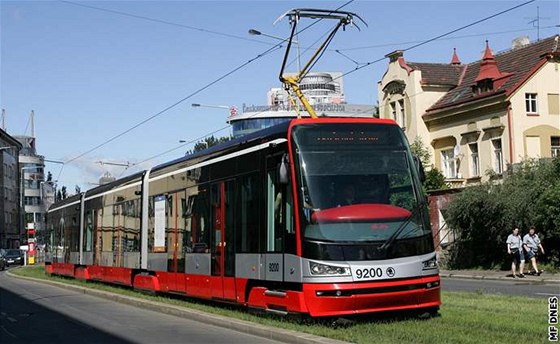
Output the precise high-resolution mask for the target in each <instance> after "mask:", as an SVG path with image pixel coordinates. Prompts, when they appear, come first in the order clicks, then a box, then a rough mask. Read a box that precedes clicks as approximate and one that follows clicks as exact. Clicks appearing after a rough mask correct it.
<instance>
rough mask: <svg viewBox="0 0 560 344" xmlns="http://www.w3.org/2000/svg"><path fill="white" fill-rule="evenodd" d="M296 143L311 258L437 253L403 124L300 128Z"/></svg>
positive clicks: (295, 132)
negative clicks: (434, 248)
mask: <svg viewBox="0 0 560 344" xmlns="http://www.w3.org/2000/svg"><path fill="white" fill-rule="evenodd" d="M292 140H293V143H294V163H295V164H296V176H297V187H298V190H299V197H298V199H299V203H300V206H299V209H300V219H301V220H300V224H301V233H302V240H303V255H304V257H307V258H311V259H323V260H375V259H387V258H398V257H406V256H412V255H419V254H425V253H428V252H431V251H433V242H432V239H431V229H430V226H429V222H428V217H427V211H426V205H425V202H424V201H423V200H424V197H423V196H422V192H421V185H418V183H417V180H418V179H417V177H416V176H415V172H414V162H413V160H412V159H411V155H410V152H409V151H408V148H407V144H406V138H405V137H404V135H403V133H402V130H401V129H400V128H399V127H397V126H395V125H390V124H364V123H357V124H356V123H353V124H330V123H327V124H313V125H300V126H296V127H294V129H293V130H292Z"/></svg>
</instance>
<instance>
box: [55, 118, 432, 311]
mask: <svg viewBox="0 0 560 344" xmlns="http://www.w3.org/2000/svg"><path fill="white" fill-rule="evenodd" d="M419 172H420V168H419V163H418V160H417V159H414V158H413V156H412V155H411V153H410V150H409V147H408V143H407V140H406V138H405V136H404V135H403V133H402V130H401V129H400V128H399V127H398V126H397V125H396V124H395V122H393V121H391V120H381V119H348V118H346V119H340V118H338V119H335V118H329V119H320V120H316V119H294V120H291V121H289V122H286V123H284V124H280V125H277V126H275V127H271V128H268V129H265V130H263V131H259V132H255V133H253V134H250V135H247V136H245V137H242V138H239V139H236V140H232V141H230V142H227V143H224V144H221V145H218V146H214V147H211V148H210V149H207V150H205V151H201V152H198V153H195V154H193V155H190V156H186V157H184V158H180V159H178V160H175V161H172V162H169V163H166V164H163V165H160V166H157V167H155V168H152V169H151V170H147V171H144V172H142V173H138V174H135V175H132V176H129V177H126V178H123V179H120V180H117V181H115V182H112V183H110V184H107V185H103V186H99V187H97V188H94V189H91V190H88V191H86V192H84V193H81V194H79V195H75V196H72V197H70V198H68V199H65V200H63V201H61V202H58V203H56V204H54V205H53V206H52V207H51V208H50V210H49V211H48V215H47V230H48V232H49V233H48V235H47V237H48V244H47V250H48V254H47V262H46V271H47V272H48V273H50V274H56V275H64V276H70V277H75V278H78V279H83V280H95V281H103V282H108V283H118V284H121V285H127V286H130V287H133V288H135V289H143V290H150V291H155V292H161V293H178V294H183V295H188V296H190V297H199V298H205V299H212V300H217V301H224V302H231V303H237V304H241V305H244V306H247V307H250V308H255V309H261V310H264V311H267V312H271V313H276V314H288V313H293V314H303V315H310V316H313V317H324V316H344V315H350V314H360V313H370V312H379V311H389V310H428V311H430V312H436V311H437V309H438V307H439V305H440V278H439V271H438V267H437V264H436V255H435V251H434V244H433V238H432V232H431V228H430V223H429V218H428V212H427V207H426V202H425V196H424V195H423V192H422V187H421V183H420V179H419V174H420V173H419Z"/></svg>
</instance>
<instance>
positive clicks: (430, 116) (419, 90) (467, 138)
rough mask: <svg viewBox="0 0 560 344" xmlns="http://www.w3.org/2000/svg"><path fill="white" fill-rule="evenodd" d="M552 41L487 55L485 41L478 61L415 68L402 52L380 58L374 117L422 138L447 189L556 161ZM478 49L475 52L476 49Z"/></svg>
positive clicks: (559, 90)
mask: <svg viewBox="0 0 560 344" xmlns="http://www.w3.org/2000/svg"><path fill="white" fill-rule="evenodd" d="M558 45H559V42H558V36H556V37H549V38H546V39H543V40H541V41H538V42H532V43H531V42H529V40H528V38H524V39H516V40H515V41H514V44H513V46H512V48H511V49H510V50H507V51H504V52H501V53H498V54H494V53H493V52H492V50H491V48H490V44H489V43H488V42H487V43H486V47H485V50H484V53H483V56H482V59H481V60H479V61H474V62H472V63H469V64H462V63H461V61H460V59H459V57H458V55H457V52H456V51H454V52H453V55H452V59H451V62H450V63H448V64H441V63H416V62H408V61H406V60H405V58H404V55H403V52H402V51H395V52H393V53H390V54H388V55H387V57H388V58H389V65H388V68H387V72H386V73H385V75H384V76H383V78H382V80H381V81H379V83H378V95H379V103H380V104H379V106H380V110H379V113H380V117H381V118H392V119H394V120H395V121H397V123H399V124H400V125H401V126H402V128H403V130H404V132H405V133H406V136H407V137H408V139H409V140H410V141H411V142H412V141H414V140H415V139H416V138H417V137H419V138H420V139H422V141H423V143H424V145H425V146H427V147H429V149H430V150H431V153H432V164H433V166H435V167H436V168H438V169H439V170H441V171H442V172H443V174H444V175H445V177H446V180H447V181H448V182H449V183H450V184H451V185H452V186H454V187H464V186H467V185H470V184H476V183H480V182H481V181H485V180H488V179H489V178H500V177H501V176H502V175H503V173H504V172H505V171H506V170H507V169H508V168H509V166H511V165H513V164H517V163H519V162H521V161H522V160H524V159H527V158H546V157H552V156H558V155H559V154H560V104H559V103H560V100H559V94H560V83H559V80H560V71H559V67H560V66H559V62H560V54H559V47H558ZM481 48H482V47H481Z"/></svg>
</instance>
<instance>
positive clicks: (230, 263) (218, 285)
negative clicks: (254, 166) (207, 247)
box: [210, 181, 236, 300]
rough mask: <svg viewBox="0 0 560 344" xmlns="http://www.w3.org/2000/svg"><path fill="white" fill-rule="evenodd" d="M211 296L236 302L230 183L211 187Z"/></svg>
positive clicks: (231, 189)
mask: <svg viewBox="0 0 560 344" xmlns="http://www.w3.org/2000/svg"><path fill="white" fill-rule="evenodd" d="M210 190H211V202H212V228H213V230H212V250H211V274H212V297H215V298H221V299H231V300H235V297H236V292H235V278H234V267H235V261H234V259H235V252H234V245H233V243H234V235H233V206H234V204H233V191H234V184H233V181H225V182H219V183H215V184H212V185H211V187H210Z"/></svg>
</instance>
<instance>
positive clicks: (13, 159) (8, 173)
mask: <svg viewBox="0 0 560 344" xmlns="http://www.w3.org/2000/svg"><path fill="white" fill-rule="evenodd" d="M20 149H21V144H20V143H19V142H18V141H17V140H16V139H15V138H14V137H12V136H10V135H8V133H7V132H6V131H4V130H2V129H0V176H2V179H1V181H2V185H1V186H0V248H19V246H20V244H21V243H22V235H23V233H24V230H23V228H24V227H23V226H21V225H20V219H21V218H20V211H19V209H20V204H19V203H20V169H19V163H18V156H19V151H20Z"/></svg>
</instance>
